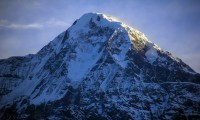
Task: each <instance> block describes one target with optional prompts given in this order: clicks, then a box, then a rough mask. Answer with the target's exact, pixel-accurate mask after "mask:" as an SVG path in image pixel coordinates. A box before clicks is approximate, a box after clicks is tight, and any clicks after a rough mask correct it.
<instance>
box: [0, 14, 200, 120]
mask: <svg viewBox="0 0 200 120" xmlns="http://www.w3.org/2000/svg"><path fill="white" fill-rule="evenodd" d="M199 83H200V74H198V73H196V72H195V71H193V70H192V69H191V68H190V67H189V66H188V65H186V64H185V63H183V62H182V61H181V60H180V59H179V58H176V57H174V56H173V55H172V54H171V53H169V52H165V51H163V50H162V49H161V48H159V47H158V46H157V45H155V44H154V43H152V42H151V41H149V40H148V39H147V38H146V37H145V36H144V34H143V33H141V32H139V31H138V30H135V29H133V28H131V27H129V26H127V25H125V24H124V23H122V22H120V21H119V20H117V19H116V18H113V17H110V16H106V15H103V14H97V13H88V14H85V15H83V16H82V17H81V18H80V19H78V20H76V21H75V22H74V23H73V25H72V26H71V27H70V28H69V29H67V30H66V31H64V32H63V33H61V34H60V35H58V36H57V37H56V38H55V39H54V40H53V41H51V42H50V43H49V44H48V45H46V46H45V47H43V48H42V49H41V50H40V51H39V52H38V53H37V54H34V55H27V56H23V57H11V58H8V59H4V60H0V108H1V112H0V117H1V119H53V120H55V119H123V120H124V119H181V118H182V119H190V118H199V117H200V116H199V114H200V84H199Z"/></svg>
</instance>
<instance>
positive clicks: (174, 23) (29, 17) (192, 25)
mask: <svg viewBox="0 0 200 120" xmlns="http://www.w3.org/2000/svg"><path fill="white" fill-rule="evenodd" d="M89 12H97V13H104V14H107V15H111V16H114V17H116V18H119V19H120V20H121V21H123V22H124V23H126V24H128V25H130V26H132V27H133V28H136V29H138V30H140V31H141V32H143V33H144V34H145V35H146V36H147V38H148V39H149V40H150V41H152V42H153V43H155V44H157V45H158V46H160V47H161V48H162V49H163V50H166V51H169V52H171V53H172V54H173V55H174V56H177V57H178V58H180V59H182V60H183V61H184V62H185V63H186V64H188V65H189V66H191V67H192V68H193V69H194V70H195V71H197V72H199V73H200V0H0V59H4V58H8V57H11V56H24V55H27V54H35V53H37V51H39V50H40V49H41V48H42V47H43V46H44V45H46V44H47V43H48V42H50V41H51V40H53V39H54V38H55V37H56V36H57V35H58V34H60V33H61V32H63V31H64V30H66V29H67V28H68V27H69V26H71V25H72V23H73V22H74V21H75V20H76V19H78V18H80V17H81V16H82V15H83V14H85V13H89Z"/></svg>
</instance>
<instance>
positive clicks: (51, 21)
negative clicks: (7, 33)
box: [0, 18, 69, 29]
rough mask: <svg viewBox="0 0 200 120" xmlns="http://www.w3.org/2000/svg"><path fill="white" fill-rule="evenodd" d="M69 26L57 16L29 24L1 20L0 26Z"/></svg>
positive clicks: (14, 27)
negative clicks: (56, 17)
mask: <svg viewBox="0 0 200 120" xmlns="http://www.w3.org/2000/svg"><path fill="white" fill-rule="evenodd" d="M66 26H69V24H67V23H66V22H64V21H62V20H57V19H55V18H52V19H49V20H47V21H46V22H41V23H39V22H38V23H36V22H35V23H29V24H17V23H10V22H8V21H7V20H0V28H9V29H42V28H44V27H66Z"/></svg>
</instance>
